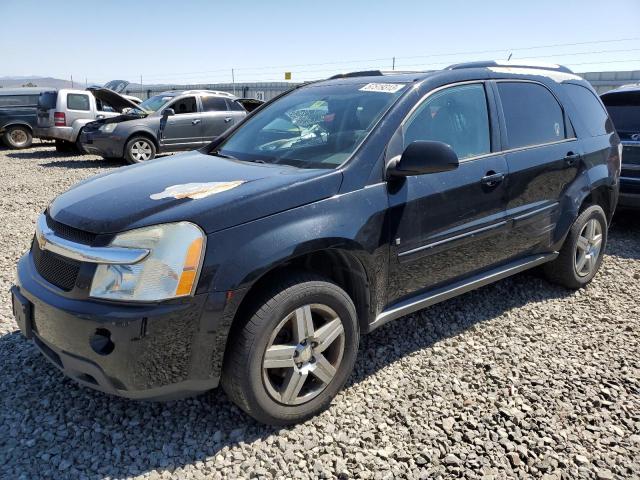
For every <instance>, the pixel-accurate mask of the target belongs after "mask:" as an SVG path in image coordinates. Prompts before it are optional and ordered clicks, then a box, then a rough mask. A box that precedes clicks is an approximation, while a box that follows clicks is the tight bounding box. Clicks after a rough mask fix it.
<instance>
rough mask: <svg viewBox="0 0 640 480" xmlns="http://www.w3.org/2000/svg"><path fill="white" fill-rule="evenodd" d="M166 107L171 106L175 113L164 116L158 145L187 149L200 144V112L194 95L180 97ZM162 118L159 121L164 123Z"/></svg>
mask: <svg viewBox="0 0 640 480" xmlns="http://www.w3.org/2000/svg"><path fill="white" fill-rule="evenodd" d="M166 108H173V110H174V111H175V115H171V116H169V117H167V118H166V123H165V124H164V128H162V130H161V136H160V139H159V140H160V145H161V146H162V147H163V150H188V149H190V148H198V147H200V146H202V144H203V141H202V113H201V112H200V111H199V108H198V102H197V101H196V97H195V96H190V97H183V98H180V99H178V100H176V101H174V102H172V103H171V104H169V105H167V107H166ZM164 122H165V119H164V118H163V119H162V121H161V123H164Z"/></svg>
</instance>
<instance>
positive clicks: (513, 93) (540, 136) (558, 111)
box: [498, 82, 566, 148]
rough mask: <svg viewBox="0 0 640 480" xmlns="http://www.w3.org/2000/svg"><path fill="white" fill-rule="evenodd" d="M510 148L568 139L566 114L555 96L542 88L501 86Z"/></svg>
mask: <svg viewBox="0 0 640 480" xmlns="http://www.w3.org/2000/svg"><path fill="white" fill-rule="evenodd" d="M498 92H499V93H500V100H501V101H502V110H503V112H504V120H505V123H506V125H507V141H508V143H509V148H520V147H527V146H530V145H541V144H544V143H550V142H557V141H559V140H563V139H565V138H566V135H565V126H564V114H563V112H562V108H561V107H560V104H559V103H558V101H557V100H556V98H555V97H554V96H553V95H552V93H551V92H550V91H549V90H547V89H546V88H545V87H543V86H542V85H539V84H537V83H527V82H498Z"/></svg>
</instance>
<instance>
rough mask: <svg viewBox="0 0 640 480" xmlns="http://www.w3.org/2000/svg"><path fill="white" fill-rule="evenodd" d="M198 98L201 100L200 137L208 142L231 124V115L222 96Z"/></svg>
mask: <svg viewBox="0 0 640 480" xmlns="http://www.w3.org/2000/svg"><path fill="white" fill-rule="evenodd" d="M200 99H201V101H202V137H203V141H204V142H210V141H211V140H213V139H214V138H215V137H217V136H218V135H220V134H221V133H222V132H224V131H225V130H226V129H227V128H229V127H230V126H231V125H233V116H232V115H231V112H230V111H229V110H228V105H227V102H226V100H225V99H224V98H222V97H216V96H213V95H208V96H203V97H200Z"/></svg>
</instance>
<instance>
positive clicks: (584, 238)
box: [544, 205, 607, 289]
mask: <svg viewBox="0 0 640 480" xmlns="http://www.w3.org/2000/svg"><path fill="white" fill-rule="evenodd" d="M606 245H607V217H606V216H605V213H604V210H603V209H602V207H600V206H599V205H591V206H590V207H587V208H586V209H585V210H584V211H583V212H582V213H581V214H580V215H579V216H578V218H577V219H576V221H575V222H574V223H573V226H572V227H571V230H570V231H569V235H567V238H566V240H565V242H564V245H563V246H562V249H561V250H560V254H559V255H558V257H557V258H556V259H555V260H554V261H553V262H550V263H547V264H545V265H544V273H545V275H546V276H547V278H548V279H549V280H551V281H552V282H554V283H558V284H560V285H563V286H565V287H567V288H572V289H578V288H582V287H584V286H586V285H587V284H588V283H589V282H591V280H593V277H594V276H595V275H596V273H597V272H598V269H599V268H600V265H601V264H602V258H603V255H604V249H605V247H606Z"/></svg>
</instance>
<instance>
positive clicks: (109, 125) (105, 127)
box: [98, 123, 118, 133]
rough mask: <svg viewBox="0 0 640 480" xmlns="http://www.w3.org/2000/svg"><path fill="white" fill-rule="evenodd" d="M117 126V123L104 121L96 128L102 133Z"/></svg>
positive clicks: (110, 130) (109, 131) (108, 131)
mask: <svg viewBox="0 0 640 480" xmlns="http://www.w3.org/2000/svg"><path fill="white" fill-rule="evenodd" d="M117 126H118V124H117V123H105V124H103V125H100V127H99V128H98V130H100V131H101V132H103V133H111V132H113V131H114V130H115V129H116V127H117Z"/></svg>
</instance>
